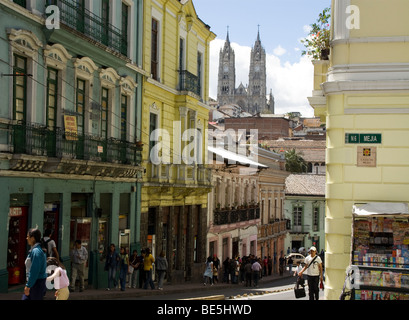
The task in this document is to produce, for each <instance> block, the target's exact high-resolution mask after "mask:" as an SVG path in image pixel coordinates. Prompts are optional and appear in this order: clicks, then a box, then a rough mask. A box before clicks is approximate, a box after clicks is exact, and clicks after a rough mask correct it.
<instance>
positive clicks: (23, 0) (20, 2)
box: [13, 0, 27, 8]
mask: <svg viewBox="0 0 409 320" xmlns="http://www.w3.org/2000/svg"><path fill="white" fill-rule="evenodd" d="M13 2H14V3H17V4H18V5H20V6H22V7H24V8H25V7H26V6H27V1H26V0H14V1H13Z"/></svg>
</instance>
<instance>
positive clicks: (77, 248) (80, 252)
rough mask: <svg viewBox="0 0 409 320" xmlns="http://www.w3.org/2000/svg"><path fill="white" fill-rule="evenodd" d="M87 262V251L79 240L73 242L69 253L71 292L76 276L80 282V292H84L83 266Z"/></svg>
mask: <svg viewBox="0 0 409 320" xmlns="http://www.w3.org/2000/svg"><path fill="white" fill-rule="evenodd" d="M87 260H88V251H87V249H86V248H85V247H84V246H83V245H82V244H81V240H75V243H74V248H73V249H72V251H71V262H72V263H71V282H70V291H71V292H74V291H75V280H76V279H77V276H78V278H79V281H80V292H82V291H84V287H85V286H84V280H85V264H86V262H87Z"/></svg>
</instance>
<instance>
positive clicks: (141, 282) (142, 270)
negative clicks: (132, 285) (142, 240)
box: [139, 249, 146, 289]
mask: <svg viewBox="0 0 409 320" xmlns="http://www.w3.org/2000/svg"><path fill="white" fill-rule="evenodd" d="M144 259H145V249H142V250H141V256H140V257H139V289H142V288H143V286H144V285H145V280H146V275H145V268H144V263H143V260H144Z"/></svg>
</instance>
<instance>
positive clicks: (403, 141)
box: [314, 0, 409, 299]
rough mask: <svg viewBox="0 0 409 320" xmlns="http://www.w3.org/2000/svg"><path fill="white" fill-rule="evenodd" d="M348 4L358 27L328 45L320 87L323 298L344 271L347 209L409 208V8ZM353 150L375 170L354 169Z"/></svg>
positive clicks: (333, 294) (335, 292) (407, 4)
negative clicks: (372, 157) (354, 138)
mask: <svg viewBox="0 0 409 320" xmlns="http://www.w3.org/2000/svg"><path fill="white" fill-rule="evenodd" d="M332 4H333V6H332V8H333V10H332V17H333V19H334V20H333V25H335V24H336V23H337V22H339V21H337V19H339V17H340V16H341V14H340V12H339V11H338V12H337V11H336V8H335V7H334V4H335V1H333V3H332ZM351 5H356V6H358V7H359V9H360V27H361V28H360V29H359V30H350V31H349V37H348V36H346V37H345V38H343V39H339V38H338V39H337V40H336V41H333V42H332V48H331V57H330V66H329V71H328V79H323V83H322V89H323V94H324V96H325V97H326V108H325V110H323V109H321V110H320V111H321V115H326V125H327V153H326V168H327V178H326V180H327V181H326V183H327V185H326V198H327V207H326V226H325V227H326V260H325V261H326V290H325V297H326V299H338V298H339V295H340V293H341V290H342V286H343V283H344V280H345V270H346V268H347V266H348V265H349V264H350V253H351V239H352V238H351V227H352V226H351V223H352V206H353V205H354V204H355V203H362V202H370V201H379V202H409V183H408V182H409V160H408V159H409V93H408V90H407V89H408V88H409V76H408V73H407V72H405V71H407V70H406V68H407V66H406V65H405V64H406V63H408V62H409V42H408V41H407V40H408V37H409V20H408V19H407V17H406V15H407V12H409V1H406V0H392V1H389V0H388V1H381V0H373V1H367V0H351ZM341 10H343V11H344V12H345V8H342V9H341ZM333 36H334V34H333ZM319 71H320V70H317V72H319ZM319 81H320V80H319V77H315V83H314V88H317V87H320V85H321V84H320V83H319ZM316 90H318V89H316ZM346 133H380V134H381V135H382V143H381V144H374V145H372V144H371V145H366V144H359V145H355V144H347V143H345V134H346ZM358 146H371V147H376V149H377V150H376V151H377V159H376V160H377V165H376V167H358V166H357V148H358Z"/></svg>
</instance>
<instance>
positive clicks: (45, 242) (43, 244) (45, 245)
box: [41, 238, 52, 258]
mask: <svg viewBox="0 0 409 320" xmlns="http://www.w3.org/2000/svg"><path fill="white" fill-rule="evenodd" d="M51 240H52V239H51V238H49V239H48V240H44V238H41V249H42V250H43V252H44V254H45V256H46V257H47V258H48V257H49V256H50V254H49V253H48V243H49V242H50V241H51Z"/></svg>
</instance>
